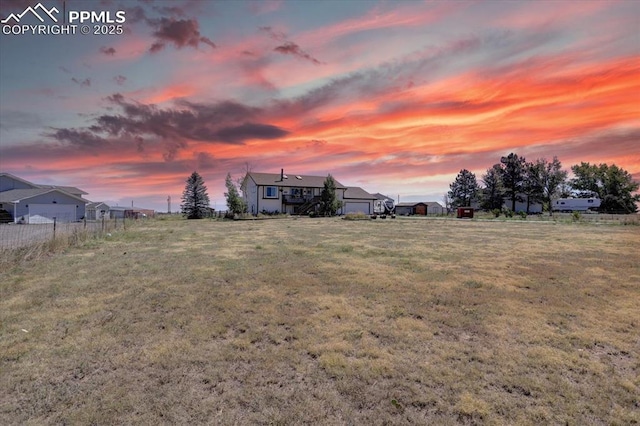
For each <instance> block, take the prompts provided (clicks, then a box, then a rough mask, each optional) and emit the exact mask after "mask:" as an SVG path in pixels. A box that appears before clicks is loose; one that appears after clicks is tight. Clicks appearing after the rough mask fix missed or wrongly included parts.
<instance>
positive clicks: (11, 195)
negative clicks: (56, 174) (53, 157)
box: [0, 188, 89, 204]
mask: <svg viewBox="0 0 640 426" xmlns="http://www.w3.org/2000/svg"><path fill="white" fill-rule="evenodd" d="M50 192H59V193H61V194H63V195H66V196H67V197H71V198H75V199H76V200H79V201H82V203H88V202H89V201H88V200H85V199H84V198H82V197H78V196H77V195H73V194H71V193H69V192H67V191H63V190H61V189H57V188H33V189H10V190H9V191H4V192H0V202H3V203H14V204H15V203H19V202H20V201H23V200H28V199H29V198H33V197H37V196H38V195H43V194H48V193H50Z"/></svg>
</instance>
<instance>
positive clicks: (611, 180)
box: [571, 163, 640, 213]
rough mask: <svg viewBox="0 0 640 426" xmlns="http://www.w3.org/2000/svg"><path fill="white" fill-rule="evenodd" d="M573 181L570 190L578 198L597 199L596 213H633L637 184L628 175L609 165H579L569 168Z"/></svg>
mask: <svg viewBox="0 0 640 426" xmlns="http://www.w3.org/2000/svg"><path fill="white" fill-rule="evenodd" d="M571 170H572V171H573V174H574V176H575V177H574V178H573V179H572V180H571V186H572V187H573V189H574V191H575V192H576V193H577V194H578V196H580V197H592V196H597V197H599V198H600V211H602V212H607V213H635V212H637V211H638V207H637V206H636V203H637V202H638V201H640V194H635V195H634V192H636V191H638V188H640V183H638V182H636V181H634V180H633V177H632V176H631V174H629V172H627V171H626V170H624V169H621V168H620V167H618V166H616V165H615V164H612V165H611V166H609V165H608V164H599V165H595V164H593V165H591V164H589V163H581V164H579V165H575V166H572V167H571Z"/></svg>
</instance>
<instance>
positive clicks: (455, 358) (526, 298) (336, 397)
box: [0, 218, 640, 424]
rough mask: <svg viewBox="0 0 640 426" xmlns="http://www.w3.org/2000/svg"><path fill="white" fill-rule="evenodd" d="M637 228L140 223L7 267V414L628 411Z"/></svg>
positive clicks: (194, 418) (624, 415) (0, 414)
mask: <svg viewBox="0 0 640 426" xmlns="http://www.w3.org/2000/svg"><path fill="white" fill-rule="evenodd" d="M638 253H640V235H639V234H638V233H637V232H636V229H635V227H633V226H607V225H598V224H585V223H575V224H574V223H569V222H567V223H554V222H534V221H529V220H527V221H522V220H521V221H509V222H502V221H487V222H483V221H455V220H440V219H433V220H412V219H406V218H399V219H397V220H386V221H343V220H339V219H309V218H307V219H284V220H277V221H268V220H267V221H235V222H222V221H209V220H203V221H150V222H148V223H146V224H143V225H141V226H139V227H136V228H133V229H129V230H127V232H123V233H119V234H115V235H113V237H112V238H110V239H108V240H104V241H89V242H87V243H86V244H84V245H80V246H79V247H75V248H73V247H72V248H67V249H66V250H65V252H64V253H59V254H57V255H55V256H50V257H47V258H42V259H40V260H38V261H37V262H36V261H32V262H23V263H19V264H14V265H12V266H11V267H8V268H3V269H2V271H1V272H0V371H1V372H2V375H1V377H0V379H1V388H2V392H0V418H3V419H5V420H4V421H5V422H6V423H8V424H21V423H32V424H51V423H81V424H85V423H153V422H160V423H195V424H199V423H215V424H235V423H238V424H272V423H273V424H300V423H314V424H407V423H417V424H456V423H463V424H479V423H487V424H539V423H546V424H561V423H562V424H564V423H568V424H603V423H604V424H632V423H634V422H635V423H637V422H639V421H640V417H639V415H638V412H639V410H638V407H639V406H640V400H639V399H638V396H637V395H639V394H640V380H639V379H638V377H640V359H639V357H638V354H639V353H640V346H639V345H640V341H639V340H638V335H639V334H640V333H639V325H640V324H639V322H638V319H637V318H638V317H640V312H639V310H638V301H639V300H640V288H639V287H638V283H639V282H640V255H639V254H638Z"/></svg>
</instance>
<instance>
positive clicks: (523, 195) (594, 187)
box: [447, 153, 640, 214]
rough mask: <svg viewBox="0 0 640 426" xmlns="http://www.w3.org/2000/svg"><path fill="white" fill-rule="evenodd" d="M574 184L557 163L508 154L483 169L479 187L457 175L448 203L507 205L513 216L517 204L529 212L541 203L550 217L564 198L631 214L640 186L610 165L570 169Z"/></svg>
mask: <svg viewBox="0 0 640 426" xmlns="http://www.w3.org/2000/svg"><path fill="white" fill-rule="evenodd" d="M571 171H572V174H573V178H572V179H568V172H567V171H566V170H563V169H562V163H561V162H560V160H559V159H558V157H555V156H554V157H553V159H552V160H547V159H546V158H538V159H536V160H534V161H531V162H528V161H527V160H526V158H525V157H521V156H518V155H517V154H515V153H510V154H509V155H507V156H504V157H502V158H500V162H499V163H496V164H494V165H493V166H491V167H490V168H488V169H487V171H486V173H485V174H483V175H482V178H481V180H480V182H481V183H482V185H483V186H480V184H479V183H478V182H477V180H476V176H475V175H474V174H473V173H471V172H470V171H469V170H467V169H462V170H460V173H458V175H457V176H456V179H455V180H454V181H453V182H452V183H451V185H449V192H448V193H447V196H448V198H449V199H450V200H451V204H452V206H453V207H467V206H471V205H473V204H475V205H477V206H479V207H480V208H482V209H485V210H496V209H502V207H503V205H505V204H506V205H507V207H508V208H510V209H511V211H515V210H516V203H517V202H523V203H526V213H527V214H528V213H530V209H531V206H533V205H535V204H538V203H541V204H542V205H543V208H544V210H546V211H548V212H549V214H552V210H553V206H552V202H553V201H552V200H553V199H557V198H568V197H572V196H573V197H578V198H586V197H597V198H600V200H601V204H600V209H599V210H600V211H601V212H606V213H635V212H637V206H636V203H637V202H638V201H640V194H637V193H636V192H637V191H638V189H639V187H640V184H639V183H638V182H636V181H634V180H633V177H632V176H631V174H630V173H629V172H627V171H626V170H624V169H621V168H620V167H618V166H616V165H615V164H613V165H608V164H598V165H596V164H590V163H584V162H583V163H580V164H578V165H574V166H572V167H571Z"/></svg>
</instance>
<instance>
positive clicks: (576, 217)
mask: <svg viewBox="0 0 640 426" xmlns="http://www.w3.org/2000/svg"><path fill="white" fill-rule="evenodd" d="M571 218H572V219H573V221H574V222H580V219H581V218H582V215H581V214H580V212H576V211H574V212H572V213H571Z"/></svg>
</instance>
